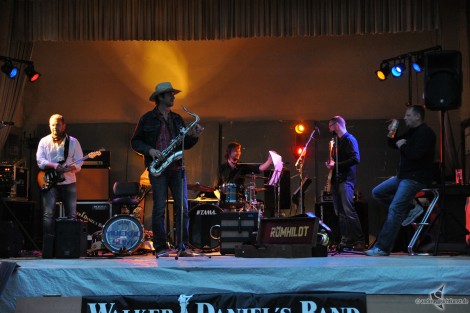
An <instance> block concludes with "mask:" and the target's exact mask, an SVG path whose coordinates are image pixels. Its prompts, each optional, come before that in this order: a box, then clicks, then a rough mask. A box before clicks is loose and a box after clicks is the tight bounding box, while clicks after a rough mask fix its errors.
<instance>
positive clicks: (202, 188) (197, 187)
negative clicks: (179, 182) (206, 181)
mask: <svg viewBox="0 0 470 313" xmlns="http://www.w3.org/2000/svg"><path fill="white" fill-rule="evenodd" d="M188 189H189V190H193V191H202V192H212V191H214V190H215V188H212V187H209V186H204V185H201V184H200V183H195V184H188Z"/></svg>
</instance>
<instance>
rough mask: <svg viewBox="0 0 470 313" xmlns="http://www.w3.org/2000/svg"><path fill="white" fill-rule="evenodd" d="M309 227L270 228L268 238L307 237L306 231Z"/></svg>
mask: <svg viewBox="0 0 470 313" xmlns="http://www.w3.org/2000/svg"><path fill="white" fill-rule="evenodd" d="M309 228H310V226H299V227H297V226H289V227H282V226H275V227H273V228H271V232H270V234H269V237H271V238H280V237H287V238H293V237H307V233H308V229H309Z"/></svg>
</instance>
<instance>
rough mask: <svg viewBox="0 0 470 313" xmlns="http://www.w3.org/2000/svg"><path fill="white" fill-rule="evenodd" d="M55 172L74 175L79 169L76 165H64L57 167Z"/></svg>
mask: <svg viewBox="0 0 470 313" xmlns="http://www.w3.org/2000/svg"><path fill="white" fill-rule="evenodd" d="M55 170H56V172H57V173H67V172H72V173H74V172H76V171H77V168H76V167H75V165H66V166H63V165H62V164H59V165H57V167H56V169H55Z"/></svg>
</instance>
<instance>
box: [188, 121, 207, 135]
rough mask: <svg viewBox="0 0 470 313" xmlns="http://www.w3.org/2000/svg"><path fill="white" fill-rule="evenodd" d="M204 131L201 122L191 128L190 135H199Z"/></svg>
mask: <svg viewBox="0 0 470 313" xmlns="http://www.w3.org/2000/svg"><path fill="white" fill-rule="evenodd" d="M203 131H204V127H202V126H201V125H199V124H196V126H194V127H193V128H191V129H190V130H189V132H188V136H191V137H199V136H200V135H201V134H202V132H203Z"/></svg>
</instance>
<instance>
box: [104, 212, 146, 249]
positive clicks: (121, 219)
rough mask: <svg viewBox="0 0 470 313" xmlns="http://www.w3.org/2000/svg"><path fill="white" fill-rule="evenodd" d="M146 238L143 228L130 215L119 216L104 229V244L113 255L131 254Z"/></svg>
mask: <svg viewBox="0 0 470 313" xmlns="http://www.w3.org/2000/svg"><path fill="white" fill-rule="evenodd" d="M143 238H144V232H143V227H142V225H141V224H140V223H139V221H138V220H137V219H136V218H135V217H132V216H129V215H117V216H114V217H112V218H111V219H110V220H109V221H107V222H106V225H104V228H103V244H104V245H105V247H106V248H108V250H110V251H111V252H113V253H117V254H120V253H126V254H130V253H132V252H134V250H135V249H137V248H138V247H139V245H140V244H141V243H142V241H143Z"/></svg>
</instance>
